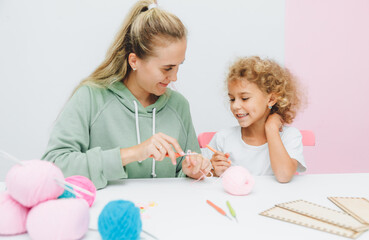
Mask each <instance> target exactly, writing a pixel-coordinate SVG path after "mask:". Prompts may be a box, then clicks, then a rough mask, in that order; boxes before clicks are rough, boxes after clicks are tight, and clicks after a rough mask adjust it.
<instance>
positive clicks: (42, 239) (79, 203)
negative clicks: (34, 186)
mask: <svg viewBox="0 0 369 240" xmlns="http://www.w3.org/2000/svg"><path fill="white" fill-rule="evenodd" d="M89 219H90V214H89V207H88V204H87V203H86V201H85V200H83V199H76V198H63V199H57V200H50V201H47V202H43V203H40V204H39V205H37V206H35V207H33V208H32V209H31V211H30V212H29V214H28V218H27V224H26V226H27V231H28V234H29V236H30V238H31V239H37V240H51V239H53V240H65V239H68V240H73V239H81V238H82V237H83V236H84V235H85V233H86V232H87V230H88V224H89Z"/></svg>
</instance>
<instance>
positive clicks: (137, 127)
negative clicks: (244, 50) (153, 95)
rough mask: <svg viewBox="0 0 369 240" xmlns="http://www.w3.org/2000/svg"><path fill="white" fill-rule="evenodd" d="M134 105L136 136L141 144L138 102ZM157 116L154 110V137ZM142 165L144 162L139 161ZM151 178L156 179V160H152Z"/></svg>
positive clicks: (134, 102)
mask: <svg viewBox="0 0 369 240" xmlns="http://www.w3.org/2000/svg"><path fill="white" fill-rule="evenodd" d="M133 104H134V105H135V119H136V135H137V144H140V143H141V138H140V126H139V124H138V107H137V102H136V101H134V100H133ZM155 115H156V108H154V109H153V110H152V135H155ZM138 162H139V163H141V162H142V161H138ZM151 176H152V177H156V173H155V159H154V158H153V159H152V170H151Z"/></svg>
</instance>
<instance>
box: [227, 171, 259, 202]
mask: <svg viewBox="0 0 369 240" xmlns="http://www.w3.org/2000/svg"><path fill="white" fill-rule="evenodd" d="M222 183H223V187H224V189H225V190H226V192H228V193H230V194H232V195H247V194H248V193H249V192H251V190H252V187H253V186H254V184H255V181H254V178H253V177H252V175H251V174H250V173H249V171H248V170H247V169H246V168H244V167H241V166H232V167H230V168H228V169H227V170H226V171H225V172H224V173H223V175H222Z"/></svg>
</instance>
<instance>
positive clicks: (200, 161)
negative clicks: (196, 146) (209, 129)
mask: <svg viewBox="0 0 369 240" xmlns="http://www.w3.org/2000/svg"><path fill="white" fill-rule="evenodd" d="M210 170H211V163H210V160H209V159H207V158H204V157H203V156H202V155H201V154H196V155H189V156H186V159H185V160H184V161H183V162H182V171H183V173H184V174H186V175H187V176H189V177H191V178H194V179H199V178H200V177H201V176H202V175H203V174H205V175H208V173H209V172H210Z"/></svg>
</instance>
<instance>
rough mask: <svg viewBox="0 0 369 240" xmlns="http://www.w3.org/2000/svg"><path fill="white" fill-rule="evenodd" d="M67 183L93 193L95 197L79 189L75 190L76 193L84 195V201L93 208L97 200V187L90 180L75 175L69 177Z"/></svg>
mask: <svg viewBox="0 0 369 240" xmlns="http://www.w3.org/2000/svg"><path fill="white" fill-rule="evenodd" d="M65 181H66V182H69V183H71V184H73V185H76V186H78V187H81V188H83V189H86V190H87V191H89V192H91V193H92V194H93V196H90V195H87V194H86V193H83V192H81V191H79V190H78V189H74V191H76V192H78V193H79V194H81V195H82V197H83V199H85V200H86V201H87V203H88V205H89V206H90V207H91V206H92V204H93V203H94V201H95V198H96V187H95V185H94V184H93V182H92V181H91V180H90V179H88V178H86V177H84V176H79V175H75V176H70V177H67V178H66V179H65ZM77 198H78V197H77Z"/></svg>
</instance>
